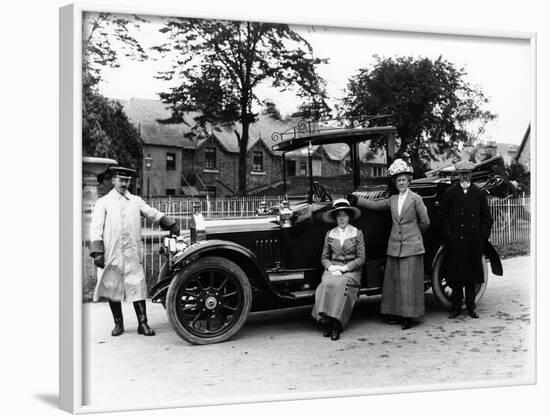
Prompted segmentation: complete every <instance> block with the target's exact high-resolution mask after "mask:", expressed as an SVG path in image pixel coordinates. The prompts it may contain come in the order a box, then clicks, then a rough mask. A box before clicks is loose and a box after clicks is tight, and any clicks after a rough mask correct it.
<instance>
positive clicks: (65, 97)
mask: <svg viewBox="0 0 550 417" xmlns="http://www.w3.org/2000/svg"><path fill="white" fill-rule="evenodd" d="M83 12H110V13H128V14H138V15H148V16H151V15H157V16H182V17H197V18H214V19H221V18H223V19H235V20H255V21H273V20H274V19H272V18H262V16H257V15H256V14H244V13H233V14H232V13H226V12H220V13H212V14H209V15H208V16H206V15H201V14H197V13H186V11H185V10H161V9H158V8H135V9H134V8H132V9H129V8H122V7H111V6H97V5H88V4H73V5H69V6H65V7H63V8H61V9H60V12H59V13H60V14H59V19H60V38H59V41H60V43H59V47H60V91H59V93H60V148H59V149H60V153H59V159H60V202H59V203H60V219H62V221H60V263H59V267H60V278H59V279H60V291H59V299H60V306H59V308H60V340H59V343H60V356H59V358H60V388H59V390H60V407H61V408H62V409H63V410H65V411H68V412H72V413H93V412H107V411H126V410H135V409H136V408H135V406H133V405H132V404H126V405H123V406H120V407H105V406H102V405H83V403H82V393H83V389H84V388H83V378H82V369H83V366H84V364H83V353H82V349H83V344H82V340H83V338H82V320H83V317H82V301H81V300H82V245H81V242H82V216H81V213H82V186H81V185H82V169H81V168H82V161H81V158H82V145H81V140H80V138H81V114H82V109H81V102H82V94H81V64H80V63H81V60H82V53H81V49H80V46H81V37H82V13H83ZM280 22H281V23H289V24H314V25H317V26H332V27H343V28H347V27H354V28H359V29H367V30H374V31H381V32H388V33H390V32H400V33H402V32H406V33H415V34H420V33H421V34H426V35H434V36H438V35H446V36H447V35H450V36H460V37H464V36H465V37H473V38H476V37H491V38H502V39H509V40H522V41H527V42H529V43H530V48H531V51H532V62H531V64H532V67H533V85H532V89H533V94H532V111H531V123H532V135H533V143H534V144H535V145H534V147H536V144H537V123H536V94H535V91H536V77H535V76H534V72H535V68H536V42H537V37H536V34H534V33H528V32H505V31H493V30H481V29H480V30H462V29H457V28H448V27H436V26H434V27H428V26H416V25H402V24H380V23H375V22H368V21H366V22H362V23H358V22H354V23H353V25H352V26H350V23H349V22H347V21H339V20H330V19H326V20H322V21H314V22H308V21H303V20H302V19H294V18H293V17H291V16H288V17H287V16H285V17H281V20H280ZM531 163H532V171H533V172H535V171H536V158H532V161H531ZM533 182H534V181H533ZM533 206H536V196H535V195H534V196H533ZM534 217H535V221H534V222H533V223H532V225H531V236H532V237H531V245H532V247H531V249H532V250H531V271H533V272H532V273H534V271H535V262H536V257H535V250H534V249H535V247H534V244H535V242H536V228H535V225H536V213H535V216H534ZM535 297H536V285H535V280H534V279H533V280H532V287H531V306H532V318H533V321H532V323H533V325H532V326H531V332H532V334H531V336H532V339H533V340H534V339H535V325H534V323H535V320H534V318H535V317H534V314H535V311H536V303H535ZM531 349H532V351H531V359H530V360H531V361H532V368H533V372H534V365H535V357H536V351H535V345H534V344H533V345H532V347H531ZM534 381H535V374H534V373H533V375H532V379H531V380H530V381H525V382H524V383H527V384H528V383H533V382H534ZM498 385H499V384H493V383H492V384H491V386H498ZM502 385H508V384H506V383H503V384H502ZM512 385H517V381H514V382H513V384H512ZM479 386H483V385H482V384H481V385H480V384H476V383H472V384H471V385H470V384H462V383H461V384H435V385H433V386H429V387H427V386H422V387H413V386H411V387H407V389H406V390H405V391H407V392H415V391H426V390H441V389H457V388H471V387H479ZM403 391H404V390H403V387H397V388H396V389H393V388H391V389H388V388H380V389H365V390H359V391H353V392H338V393H336V394H335V393H333V392H321V391H319V392H315V393H311V394H307V395H305V394H288V393H286V394H280V393H275V394H273V395H269V396H263V397H253V398H252V397H251V398H249V397H243V398H241V397H239V398H232V399H227V398H225V399H219V400H217V399H212V400H205V401H204V402H199V403H197V402H186V401H173V402H170V403H165V404H151V405H150V406H147V407H140V408H139V409H144V408H145V409H154V408H166V407H190V406H198V405H216V404H231V403H244V402H250V401H252V402H260V401H273V400H295V399H304V398H326V397H331V396H348V395H369V394H380V393H397V392H403Z"/></svg>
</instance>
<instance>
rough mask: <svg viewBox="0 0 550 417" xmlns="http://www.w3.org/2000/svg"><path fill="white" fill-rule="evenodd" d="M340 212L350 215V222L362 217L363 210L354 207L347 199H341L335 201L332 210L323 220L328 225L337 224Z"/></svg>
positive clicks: (325, 214)
mask: <svg viewBox="0 0 550 417" xmlns="http://www.w3.org/2000/svg"><path fill="white" fill-rule="evenodd" d="M339 211H345V212H346V213H348V215H349V219H350V220H355V219H356V218H358V217H359V216H360V215H361V210H359V209H358V208H357V207H352V206H351V205H350V203H349V201H348V200H346V199H345V198H339V199H338V200H334V202H333V203H332V208H331V209H330V210H329V211H327V212H325V213H323V215H322V217H321V219H322V220H323V221H324V222H326V223H336V215H337V214H338V212H339Z"/></svg>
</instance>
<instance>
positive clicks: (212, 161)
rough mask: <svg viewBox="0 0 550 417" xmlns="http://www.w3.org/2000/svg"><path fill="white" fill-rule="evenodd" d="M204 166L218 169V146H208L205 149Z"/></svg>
mask: <svg viewBox="0 0 550 417" xmlns="http://www.w3.org/2000/svg"><path fill="white" fill-rule="evenodd" d="M204 157H205V161H204V168H205V169H211V170H215V169H216V148H206V149H205V150H204Z"/></svg>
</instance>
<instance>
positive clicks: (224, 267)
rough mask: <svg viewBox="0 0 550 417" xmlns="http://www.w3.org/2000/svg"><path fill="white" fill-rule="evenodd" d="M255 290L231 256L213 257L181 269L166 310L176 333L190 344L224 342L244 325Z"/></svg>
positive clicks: (175, 278)
mask: <svg viewBox="0 0 550 417" xmlns="http://www.w3.org/2000/svg"><path fill="white" fill-rule="evenodd" d="M251 305H252V290H251V288H250V283H249V282H248V279H247V277H246V274H245V273H244V272H243V270H242V269H241V268H240V267H239V266H238V265H237V264H235V263H234V262H232V261H230V260H229V259H225V258H221V257H217V256H209V257H205V258H201V259H198V260H197V261H195V262H193V263H191V264H190V265H188V266H186V267H185V268H184V269H183V270H181V271H180V272H178V273H177V274H176V276H175V277H174V279H173V280H172V282H171V283H170V287H169V288H168V294H167V295H166V309H167V314H168V320H169V321H170V324H171V325H172V327H173V328H174V330H175V331H176V333H177V334H178V335H179V336H180V337H181V338H182V339H184V340H186V341H187V342H190V343H194V344H199V345H205V344H210V343H219V342H224V341H226V340H228V339H229V338H231V337H232V336H233V335H235V334H236V333H237V332H238V331H239V330H240V329H241V327H242V326H243V324H244V323H245V321H246V318H247V317H248V313H249V312H250V307H251Z"/></svg>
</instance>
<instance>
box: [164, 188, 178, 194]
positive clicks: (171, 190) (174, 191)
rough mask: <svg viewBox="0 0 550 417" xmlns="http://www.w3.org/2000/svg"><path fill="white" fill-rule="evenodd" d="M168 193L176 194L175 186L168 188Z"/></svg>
mask: <svg viewBox="0 0 550 417" xmlns="http://www.w3.org/2000/svg"><path fill="white" fill-rule="evenodd" d="M166 195H176V189H175V188H167V189H166Z"/></svg>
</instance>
